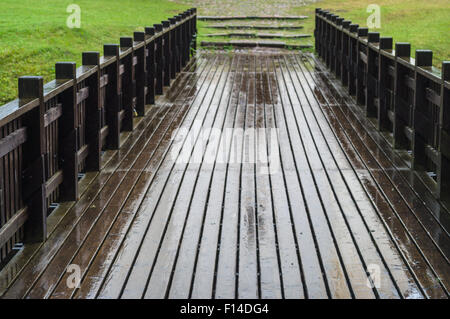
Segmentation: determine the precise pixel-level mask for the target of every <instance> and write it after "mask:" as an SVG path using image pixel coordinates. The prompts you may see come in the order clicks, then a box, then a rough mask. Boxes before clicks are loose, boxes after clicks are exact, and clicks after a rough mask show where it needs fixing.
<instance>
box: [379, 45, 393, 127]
mask: <svg viewBox="0 0 450 319" xmlns="http://www.w3.org/2000/svg"><path fill="white" fill-rule="evenodd" d="M392 44H393V39H392V38H387V37H382V38H380V45H379V48H380V52H381V50H392ZM388 59H389V58H387V57H384V56H383V54H381V53H380V54H379V60H378V92H379V96H378V101H379V102H378V116H377V118H378V129H379V130H384V129H387V128H388V127H389V116H388V110H389V108H392V104H393V100H394V98H393V94H392V93H393V91H391V90H389V91H388V86H389V84H388V82H387V79H388V77H390V75H389V64H388V61H389V60H388Z"/></svg>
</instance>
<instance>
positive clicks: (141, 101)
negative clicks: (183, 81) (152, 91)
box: [133, 32, 148, 116]
mask: <svg viewBox="0 0 450 319" xmlns="http://www.w3.org/2000/svg"><path fill="white" fill-rule="evenodd" d="M133 39H134V41H135V42H143V41H145V32H134V35H133ZM147 52H148V51H147ZM145 55H146V48H145V46H142V47H141V48H139V49H137V50H135V51H134V57H135V58H136V59H137V66H135V67H134V72H135V74H134V77H135V81H134V82H135V85H136V106H135V108H136V113H137V115H138V116H144V115H145V104H146V101H145V95H146V94H145V91H146V90H148V89H147V86H148V84H147V67H146V57H145Z"/></svg>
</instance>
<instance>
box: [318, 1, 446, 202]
mask: <svg viewBox="0 0 450 319" xmlns="http://www.w3.org/2000/svg"><path fill="white" fill-rule="evenodd" d="M315 23H316V29H315V31H314V35H315V46H316V52H317V53H318V55H319V56H320V57H321V58H322V59H323V60H324V61H325V63H326V65H327V67H328V68H329V69H330V70H331V71H332V72H334V73H335V75H336V77H338V78H339V79H340V80H341V81H342V83H343V84H344V85H345V86H347V88H348V92H349V93H350V94H351V95H355V97H356V102H357V103H358V104H360V105H363V106H364V111H365V114H366V116H367V117H371V118H374V120H375V121H376V125H377V127H378V129H379V130H380V131H387V132H390V133H391V136H392V142H393V146H394V147H395V148H396V149H401V150H406V151H407V152H408V153H409V154H411V166H412V168H413V169H414V170H415V172H416V173H417V175H419V176H420V177H421V178H422V179H423V180H424V182H425V184H426V185H427V186H428V187H429V189H430V191H431V192H432V193H433V194H434V195H435V196H436V197H437V198H440V199H442V200H444V201H448V197H450V62H449V61H445V62H443V63H442V72H441V71H439V70H438V69H436V68H434V67H433V66H432V58H433V52H432V51H430V50H416V53H415V55H416V57H415V59H413V58H411V57H410V54H411V46H410V44H409V43H398V42H397V43H395V50H393V39H392V38H390V37H380V34H379V33H378V32H368V28H361V27H359V26H358V25H357V24H352V22H351V21H348V20H344V18H340V17H339V16H337V15H334V14H332V13H330V12H328V11H324V10H322V9H316V15H315ZM405 27H407V26H405Z"/></svg>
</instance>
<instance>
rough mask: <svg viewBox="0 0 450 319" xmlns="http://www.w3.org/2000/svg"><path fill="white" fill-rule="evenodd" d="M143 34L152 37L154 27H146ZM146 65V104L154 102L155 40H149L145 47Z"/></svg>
mask: <svg viewBox="0 0 450 319" xmlns="http://www.w3.org/2000/svg"><path fill="white" fill-rule="evenodd" d="M145 34H146V35H147V36H149V37H154V35H155V28H153V27H146V28H145ZM146 57H147V61H146V67H147V73H146V74H147V97H146V103H147V104H155V76H156V72H155V40H154V39H153V40H151V41H150V42H149V43H148V44H147V48H146Z"/></svg>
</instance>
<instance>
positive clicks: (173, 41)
mask: <svg viewBox="0 0 450 319" xmlns="http://www.w3.org/2000/svg"><path fill="white" fill-rule="evenodd" d="M169 23H170V26H171V27H172V28H173V29H172V30H170V31H169V33H170V37H169V39H170V78H171V79H172V80H173V79H175V76H176V74H177V66H176V64H177V63H176V61H177V55H178V54H177V36H176V32H177V30H176V26H175V25H176V23H177V20H176V19H175V18H169Z"/></svg>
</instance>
